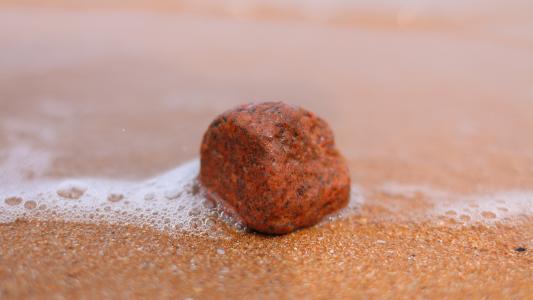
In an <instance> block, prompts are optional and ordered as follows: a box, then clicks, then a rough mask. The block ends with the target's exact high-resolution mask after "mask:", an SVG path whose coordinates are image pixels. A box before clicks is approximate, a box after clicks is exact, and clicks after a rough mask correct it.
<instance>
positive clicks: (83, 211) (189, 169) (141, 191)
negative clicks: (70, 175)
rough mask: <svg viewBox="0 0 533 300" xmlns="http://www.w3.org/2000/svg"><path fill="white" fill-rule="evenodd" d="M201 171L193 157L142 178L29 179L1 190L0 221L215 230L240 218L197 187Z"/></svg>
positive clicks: (202, 231)
mask: <svg viewBox="0 0 533 300" xmlns="http://www.w3.org/2000/svg"><path fill="white" fill-rule="evenodd" d="M198 169H199V162H198V160H194V161H191V162H189V163H186V164H183V165H181V166H179V167H178V168H176V169H174V170H172V171H169V172H167V173H165V174H163V175H161V176H158V177H156V178H153V179H150V180H147V181H142V182H130V181H119V180H105V179H92V178H85V179H75V180H68V181H65V182H56V181H46V182H35V183H33V184H28V183H26V184H24V186H23V189H22V190H21V189H20V188H16V187H12V188H10V189H9V188H8V189H2V190H1V191H0V199H1V200H0V212H1V213H0V223H6V222H13V221H15V220H16V219H18V218H26V219H34V220H51V219H58V220H62V221H74V222H84V223H96V222H105V223H110V224H132V225H137V226H144V225H148V226H152V227H154V228H156V229H160V230H169V231H175V230H178V231H190V232H196V233H208V234H210V235H213V234H217V232H216V230H213V228H212V227H213V226H214V224H215V223H216V222H220V221H224V222H236V221H235V220H234V219H229V218H228V216H227V215H225V213H224V212H223V211H222V210H221V209H219V208H218V207H214V205H212V204H211V202H209V201H208V200H206V197H205V192H204V191H203V189H201V188H198V187H195V185H196V176H197V174H198ZM169 191H170V192H169ZM10 197H21V198H22V199H23V200H22V201H20V203H18V204H16V205H13V202H14V201H6V199H10ZM11 199H12V198H11ZM15 202H16V201H15Z"/></svg>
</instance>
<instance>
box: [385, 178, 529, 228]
mask: <svg viewBox="0 0 533 300" xmlns="http://www.w3.org/2000/svg"><path fill="white" fill-rule="evenodd" d="M380 191H381V192H382V193H383V194H385V195H386V196H389V197H403V198H406V199H414V198H415V197H416V196H417V195H422V196H423V197H424V199H425V201H428V202H429V204H430V205H431V206H432V208H431V209H429V210H428V211H425V213H424V215H425V217H428V218H430V219H435V217H439V216H446V217H448V218H451V219H455V220H457V221H461V222H463V223H484V224H492V223H496V222H502V221H511V220H516V219H518V218H520V217H521V216H528V217H529V216H533V191H526V190H522V191H520V190H508V191H496V192H489V193H482V194H470V195H460V194H457V193H452V192H448V191H443V190H439V189H437V188H433V187H428V186H424V185H408V184H400V183H387V184H384V185H383V186H382V187H381V189H380ZM390 206H391V207H394V203H393V202H392V201H391V202H390ZM406 213H409V212H406ZM417 213H418V212H417Z"/></svg>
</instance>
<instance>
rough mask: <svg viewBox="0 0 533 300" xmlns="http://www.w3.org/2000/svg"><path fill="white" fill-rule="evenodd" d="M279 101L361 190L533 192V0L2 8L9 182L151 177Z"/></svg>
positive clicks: (160, 2) (2, 122)
mask: <svg viewBox="0 0 533 300" xmlns="http://www.w3.org/2000/svg"><path fill="white" fill-rule="evenodd" d="M267 100H282V101H285V102H288V103H292V104H295V105H301V106H303V107H305V108H307V109H310V110H312V111H315V112H316V113H317V114H319V115H320V116H321V117H323V118H324V119H326V120H327V121H328V122H329V123H330V124H331V126H332V127H333V130H334V132H335V134H336V137H337V143H338V145H339V147H340V149H341V151H342V152H343V153H344V154H345V156H346V157H347V159H348V161H349V163H350V167H351V170H352V176H353V177H354V181H355V182H356V183H358V184H360V185H363V186H369V187H371V186H373V185H376V184H382V183H383V182H388V181H395V182H407V183H417V184H429V185H433V186H440V187H444V188H449V189H454V190H461V191H462V190H465V191H466V190H468V191H470V190H478V189H482V190H485V189H498V188H528V187H529V188H531V187H533V139H531V133H532V132H533V2H531V1H527V0H523V1H522V0H510V1H476V0H472V1H459V0H452V1H444V0H428V1H421V0H418V1H412V0H408V1H399V0H380V1H369V0H364V1H342V0H337V1H318V0H314V1H309V0H308V1H303V0H301V1H297V0H292V1H272V0H271V1H244V0H242V1H241V0H239V1H167V0H156V1H118V0H115V1H113V0H112V1H63V0H57V1H56V0H47V1H42V0H39V1H37V0H35V1H32V0H28V1H23V0H18V1H5V0H0V161H1V162H2V164H1V167H0V171H1V172H0V179H1V180H2V181H3V182H4V184H5V183H6V182H9V181H12V182H15V181H20V180H34V179H39V178H43V177H66V176H97V177H115V176H118V177H121V178H128V179H130V178H145V177H147V176H152V175H154V174H156V173H159V172H162V171H164V170H167V169H170V168H173V167H175V166H176V165H178V164H180V163H182V162H184V161H186V160H190V159H193V158H195V157H197V156H198V149H199V144H200V141H201V138H202V134H203V132H204V131H205V129H206V128H207V126H208V124H209V123H210V121H211V120H212V119H213V118H214V117H215V116H216V115H217V114H219V113H221V112H222V111H224V110H226V109H229V108H231V107H233V106H235V105H237V104H241V103H246V102H258V101H267Z"/></svg>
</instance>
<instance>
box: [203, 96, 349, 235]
mask: <svg viewBox="0 0 533 300" xmlns="http://www.w3.org/2000/svg"><path fill="white" fill-rule="evenodd" d="M200 182H201V183H202V184H203V185H204V186H205V187H206V188H207V189H208V191H209V193H212V194H214V197H213V198H215V199H221V200H222V201H223V202H224V203H225V204H229V205H230V207H231V208H233V209H234V210H235V211H236V212H237V213H238V214H239V216H240V217H241V219H242V220H243V221H244V223H245V224H246V225H247V226H248V227H249V228H251V229H254V230H256V231H259V232H262V233H268V234H284V233H288V232H291V231H294V230H296V229H298V228H302V227H306V226H311V225H314V224H316V223H317V222H319V221H320V219H321V218H322V217H324V216H325V215H328V214H330V213H332V212H334V211H336V210H338V209H340V208H342V207H344V206H345V205H346V204H347V203H348V199H349V195H350V177H349V172H348V167H347V166H346V163H345V161H344V159H343V157H342V156H341V155H340V153H339V152H338V150H337V149H336V148H335V143H334V138H333V133H332V131H331V129H330V128H329V126H328V125H327V124H326V122H325V121H323V120H322V119H320V118H319V117H317V116H315V115H314V114H313V113H311V112H309V111H306V110H304V109H302V108H298V107H294V106H290V105H287V104H285V103H282V102H267V103H260V104H247V105H242V106H239V107H237V108H235V109H233V110H229V111H227V112H225V113H223V114H222V115H220V116H218V117H217V118H216V119H215V120H214V121H213V122H212V123H211V125H210V126H209V128H208V129H207V132H206V133H205V135H204V139H203V142H202V146H201V169H200Z"/></svg>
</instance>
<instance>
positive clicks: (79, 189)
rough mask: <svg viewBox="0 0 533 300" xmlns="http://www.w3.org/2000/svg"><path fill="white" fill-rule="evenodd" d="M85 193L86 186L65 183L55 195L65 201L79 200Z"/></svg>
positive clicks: (81, 183) (83, 184)
mask: <svg viewBox="0 0 533 300" xmlns="http://www.w3.org/2000/svg"><path fill="white" fill-rule="evenodd" d="M85 192H87V185H86V184H85V183H84V182H81V181H72V180H70V181H65V182H63V183H61V184H60V185H59V186H58V188H57V194H58V195H59V196H61V197H63V198H67V199H79V198H80V197H81V196H83V194H85Z"/></svg>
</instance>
